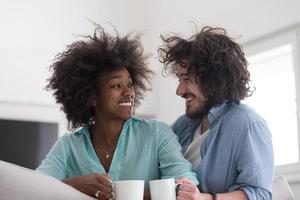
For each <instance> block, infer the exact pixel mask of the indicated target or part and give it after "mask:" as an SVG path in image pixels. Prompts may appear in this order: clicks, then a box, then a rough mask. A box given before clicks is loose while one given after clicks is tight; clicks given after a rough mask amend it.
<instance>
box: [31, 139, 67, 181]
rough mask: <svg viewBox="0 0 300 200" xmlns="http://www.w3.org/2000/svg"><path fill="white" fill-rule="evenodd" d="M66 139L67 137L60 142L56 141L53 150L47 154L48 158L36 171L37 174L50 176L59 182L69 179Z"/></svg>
mask: <svg viewBox="0 0 300 200" xmlns="http://www.w3.org/2000/svg"><path fill="white" fill-rule="evenodd" d="M66 139H67V135H64V136H62V137H61V138H60V139H59V140H58V141H56V143H55V144H54V145H53V146H52V148H51V150H50V151H49V153H48V154H47V156H46V158H45V159H44V160H43V161H42V163H41V164H40V166H39V167H38V168H37V169H36V171H37V172H41V173H44V174H47V175H50V176H52V177H54V178H57V179H59V180H62V179H65V178H66V177H67V171H66V170H67V167H66V165H67V146H66V142H65V140H66Z"/></svg>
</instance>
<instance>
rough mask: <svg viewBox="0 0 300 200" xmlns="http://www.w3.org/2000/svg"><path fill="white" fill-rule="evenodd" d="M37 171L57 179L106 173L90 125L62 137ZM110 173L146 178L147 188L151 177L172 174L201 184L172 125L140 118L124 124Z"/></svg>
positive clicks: (116, 177)
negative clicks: (183, 154)
mask: <svg viewBox="0 0 300 200" xmlns="http://www.w3.org/2000/svg"><path fill="white" fill-rule="evenodd" d="M36 170H37V171H39V172H42V173H45V174H48V175H50V176H53V177H55V178H57V179H65V178H68V177H71V176H80V175H87V174H91V173H94V172H98V173H100V174H103V173H105V169H104V167H103V166H102V164H101V162H100V160H99V159H98V157H97V155H96V152H95V150H94V148H93V146H92V143H91V139H90V133H89V131H88V129H87V128H86V127H83V128H81V129H79V130H77V131H75V132H74V133H71V134H65V135H64V136H62V137H61V138H60V139H59V140H58V141H57V142H56V143H55V145H54V146H53V147H52V149H51V151H50V152H49V153H48V155H47V156H46V158H45V159H44V160H43V161H42V164H41V165H40V166H39V167H38V168H37V169H36ZM108 173H109V174H110V176H111V178H112V180H114V181H116V180H131V179H137V180H145V184H146V188H148V186H149V185H148V181H149V180H153V179H161V178H171V177H173V178H175V179H177V178H179V177H186V178H189V179H191V180H192V181H193V182H194V183H195V184H198V181H197V178H196V174H195V173H193V172H191V165H190V163H189V162H188V161H186V160H185V159H184V158H183V156H182V154H181V146H180V144H179V143H178V140H177V137H176V135H175V134H174V133H173V131H172V130H171V128H169V127H168V126H167V125H166V124H164V123H162V122H158V121H155V120H152V121H146V120H143V119H139V118H136V117H132V118H130V119H129V120H127V121H126V122H125V123H124V125H123V127H122V131H121V134H120V137H119V140H118V144H117V147H116V150H115V153H114V155H113V159H112V162H111V166H110V169H109V172H108Z"/></svg>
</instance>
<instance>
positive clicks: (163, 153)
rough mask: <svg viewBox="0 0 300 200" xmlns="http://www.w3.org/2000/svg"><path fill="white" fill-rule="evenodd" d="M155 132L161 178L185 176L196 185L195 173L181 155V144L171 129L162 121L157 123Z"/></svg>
mask: <svg viewBox="0 0 300 200" xmlns="http://www.w3.org/2000/svg"><path fill="white" fill-rule="evenodd" d="M157 132H158V133H159V134H158V135H157V143H158V156H159V164H160V166H159V168H160V171H161V173H162V178H175V179H178V178H181V177H185V178H188V179H189V180H191V181H193V182H194V183H195V185H198V180H197V177H196V174H195V173H194V172H192V166H191V164H190V162H189V161H187V160H186V159H185V158H184V157H183V155H182V153H181V146H180V144H179V142H178V139H177V136H176V135H175V134H174V132H173V131H172V129H171V128H170V127H169V126H168V125H166V124H164V123H159V124H158V125H157Z"/></svg>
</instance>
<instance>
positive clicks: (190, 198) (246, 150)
mask: <svg viewBox="0 0 300 200" xmlns="http://www.w3.org/2000/svg"><path fill="white" fill-rule="evenodd" d="M162 40H163V42H164V44H163V45H162V46H161V47H160V48H159V54H160V61H161V62H162V63H164V72H166V73H168V74H169V73H171V74H175V75H176V76H177V77H178V79H179V83H178V87H177V90H176V94H177V95H178V96H181V97H182V98H184V99H185V100H186V101H185V106H186V113H185V115H183V116H181V117H179V118H178V119H177V120H176V121H175V123H174V124H173V125H172V128H173V130H174V132H175V133H176V134H177V135H178V138H179V141H180V143H181V145H182V147H183V149H182V150H183V153H184V156H185V158H187V159H188V160H190V161H191V163H192V166H193V169H194V171H195V172H196V173H197V176H198V180H199V182H200V183H199V186H198V189H197V187H196V186H194V185H192V184H190V181H187V180H184V179H182V180H183V181H184V184H182V185H181V186H180V190H179V192H178V198H177V200H183V199H185V200H216V199H218V200H226V199H228V200H229V199H230V200H243V199H244V200H247V199H251V200H254V199H255V200H258V199H260V200H262V199H264V200H268V199H272V193H271V185H272V176H273V167H274V161H273V147H272V142H271V134H270V132H269V130H268V127H267V124H266V122H265V121H264V120H263V119H262V118H261V117H260V116H259V115H258V114H256V112H255V111H254V110H253V109H251V108H250V107H248V106H246V105H244V104H242V103H241V102H240V101H241V100H243V99H244V98H246V97H249V96H250V95H251V94H252V92H253V91H252V90H251V87H250V85H249V80H250V74H249V72H248V70H247V65H248V63H247V61H246V59H245V55H244V52H243V50H242V48H241V46H240V45H239V44H237V43H236V42H235V41H234V40H233V39H231V38H230V37H228V35H227V34H226V31H225V30H224V29H222V28H212V27H204V28H203V29H202V30H201V31H200V32H198V33H196V34H195V35H193V36H192V37H191V38H189V39H183V38H181V37H179V36H177V35H171V36H168V37H164V36H162Z"/></svg>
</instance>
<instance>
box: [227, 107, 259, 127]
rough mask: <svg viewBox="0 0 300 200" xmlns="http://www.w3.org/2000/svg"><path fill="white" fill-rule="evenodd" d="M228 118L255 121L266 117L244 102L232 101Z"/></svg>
mask: <svg viewBox="0 0 300 200" xmlns="http://www.w3.org/2000/svg"><path fill="white" fill-rule="evenodd" d="M226 116H227V118H230V119H232V120H237V121H239V122H243V121H245V122H248V123H252V122H254V121H264V119H263V118H262V117H261V116H260V115H259V114H258V113H257V112H256V111H255V110H254V109H253V108H251V107H250V106H248V105H246V104H243V103H232V104H231V105H230V108H229V109H228V112H227V113H226Z"/></svg>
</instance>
